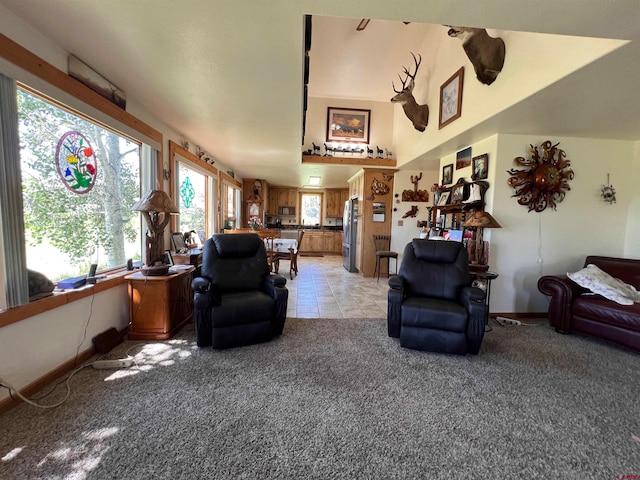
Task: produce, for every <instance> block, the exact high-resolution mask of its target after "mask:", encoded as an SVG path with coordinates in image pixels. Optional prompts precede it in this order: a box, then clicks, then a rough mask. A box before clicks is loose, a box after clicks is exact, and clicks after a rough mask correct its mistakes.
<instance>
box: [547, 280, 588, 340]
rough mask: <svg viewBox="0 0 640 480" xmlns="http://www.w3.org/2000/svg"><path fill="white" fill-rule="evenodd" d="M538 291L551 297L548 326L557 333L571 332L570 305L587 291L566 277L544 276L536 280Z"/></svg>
mask: <svg viewBox="0 0 640 480" xmlns="http://www.w3.org/2000/svg"><path fill="white" fill-rule="evenodd" d="M538 290H540V292H541V293H543V294H545V295H548V296H550V297H551V300H550V302H549V324H550V325H551V326H553V327H555V329H556V330H557V331H558V332H561V333H569V332H570V331H571V317H572V312H571V305H572V304H573V300H574V299H575V298H576V297H578V296H580V294H582V293H583V292H586V291H587V290H586V289H584V288H582V287H581V286H579V285H578V284H577V283H575V282H574V281H572V280H571V279H569V277H567V276H566V275H545V276H544V277H540V279H539V280H538Z"/></svg>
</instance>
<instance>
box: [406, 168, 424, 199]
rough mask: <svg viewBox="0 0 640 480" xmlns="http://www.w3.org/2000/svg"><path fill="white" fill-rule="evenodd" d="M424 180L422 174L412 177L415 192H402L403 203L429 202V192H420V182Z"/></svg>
mask: <svg viewBox="0 0 640 480" xmlns="http://www.w3.org/2000/svg"><path fill="white" fill-rule="evenodd" d="M421 179H422V172H420V175H416V176H415V177H414V176H413V175H411V183H413V190H403V191H402V201H403V202H428V201H429V192H428V191H427V190H418V182H419V181H420V180H421Z"/></svg>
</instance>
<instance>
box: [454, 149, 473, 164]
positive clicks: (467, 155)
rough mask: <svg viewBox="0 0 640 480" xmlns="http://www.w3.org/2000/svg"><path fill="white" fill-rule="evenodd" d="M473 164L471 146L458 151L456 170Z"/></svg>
mask: <svg viewBox="0 0 640 480" xmlns="http://www.w3.org/2000/svg"><path fill="white" fill-rule="evenodd" d="M470 166H471V147H468V148H465V149H464V150H460V151H459V152H458V153H456V170H458V169H460V168H466V167H470Z"/></svg>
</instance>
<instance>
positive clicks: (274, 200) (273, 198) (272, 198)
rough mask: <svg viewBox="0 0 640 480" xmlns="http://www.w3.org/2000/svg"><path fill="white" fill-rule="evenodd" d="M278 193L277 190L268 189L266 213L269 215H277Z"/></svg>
mask: <svg viewBox="0 0 640 480" xmlns="http://www.w3.org/2000/svg"><path fill="white" fill-rule="evenodd" d="M278 193H279V190H278V189H277V188H271V187H269V199H268V201H269V204H268V205H267V211H268V212H269V213H270V214H271V215H277V214H278Z"/></svg>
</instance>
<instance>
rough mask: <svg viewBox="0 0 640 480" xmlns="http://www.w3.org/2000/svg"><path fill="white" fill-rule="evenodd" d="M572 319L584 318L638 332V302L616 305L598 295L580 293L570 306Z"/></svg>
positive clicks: (639, 318)
mask: <svg viewBox="0 0 640 480" xmlns="http://www.w3.org/2000/svg"><path fill="white" fill-rule="evenodd" d="M571 310H572V312H573V316H574V319H575V318H585V319H590V320H594V321H597V322H600V323H603V324H608V325H615V326H617V327H620V328H623V329H625V330H631V331H635V332H640V303H635V304H633V305H618V304H617V303H614V302H610V301H608V300H607V299H605V298H602V297H600V296H598V295H589V294H585V295H581V296H579V297H578V298H576V299H575V300H574V302H573V305H572V306H571Z"/></svg>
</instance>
